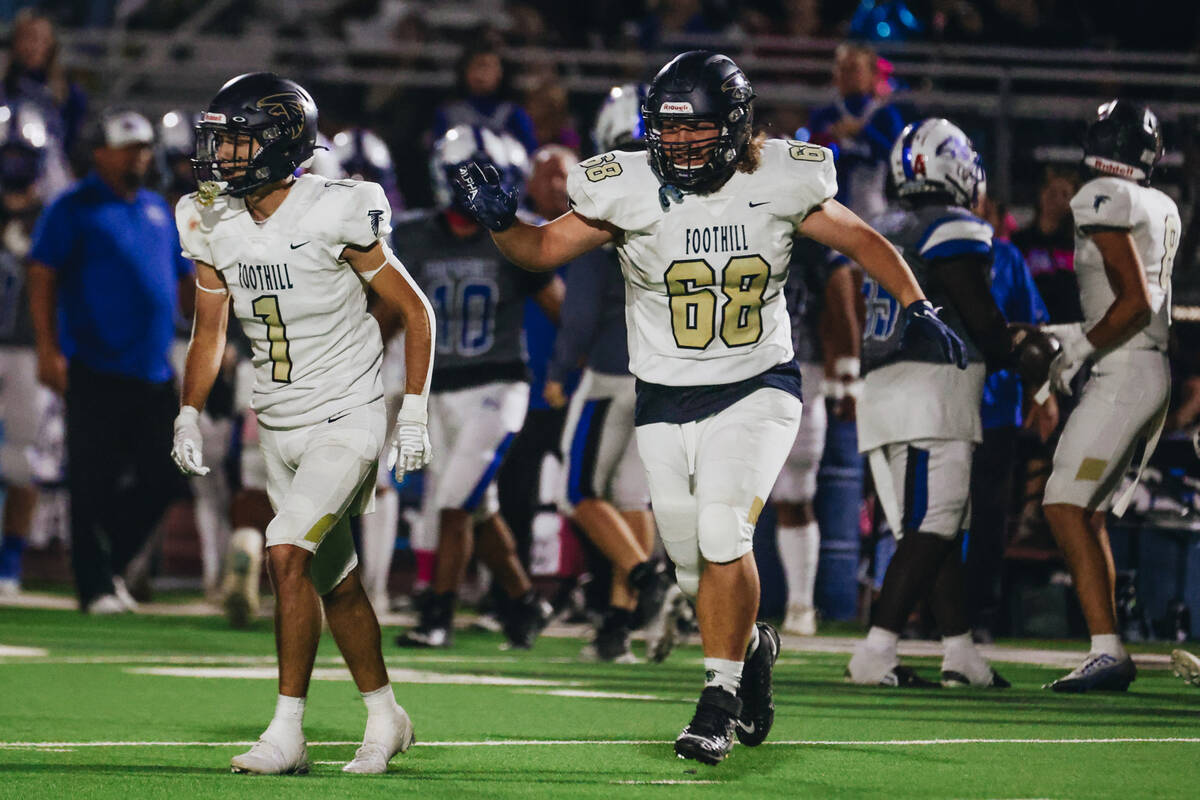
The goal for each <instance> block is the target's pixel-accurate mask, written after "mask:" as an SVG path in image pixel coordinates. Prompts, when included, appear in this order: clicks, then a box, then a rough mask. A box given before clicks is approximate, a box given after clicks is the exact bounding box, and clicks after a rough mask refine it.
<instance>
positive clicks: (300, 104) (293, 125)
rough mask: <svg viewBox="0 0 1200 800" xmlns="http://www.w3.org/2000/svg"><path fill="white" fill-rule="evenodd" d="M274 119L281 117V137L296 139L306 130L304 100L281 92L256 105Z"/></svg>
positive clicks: (262, 99)
mask: <svg viewBox="0 0 1200 800" xmlns="http://www.w3.org/2000/svg"><path fill="white" fill-rule="evenodd" d="M255 105H256V106H258V107H259V108H260V109H262V110H263V111H265V112H267V113H268V114H270V115H271V116H272V117H281V118H282V119H281V120H280V123H281V126H280V130H281V135H282V137H283V138H287V139H295V138H296V137H298V136H299V135H300V131H301V130H302V129H303V128H304V99H303V98H301V97H300V95H298V94H296V93H295V92H280V93H279V94H271V95H267V96H266V97H263V98H261V99H259V101H258V102H257V103H255Z"/></svg>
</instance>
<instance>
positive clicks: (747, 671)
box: [737, 622, 779, 747]
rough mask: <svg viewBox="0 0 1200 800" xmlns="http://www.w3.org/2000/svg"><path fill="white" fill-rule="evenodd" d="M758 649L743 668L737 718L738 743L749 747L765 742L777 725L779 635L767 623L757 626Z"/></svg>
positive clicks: (760, 623)
mask: <svg viewBox="0 0 1200 800" xmlns="http://www.w3.org/2000/svg"><path fill="white" fill-rule="evenodd" d="M755 634H756V635H757V636H758V647H757V648H756V649H755V650H754V655H752V656H750V657H749V658H747V659H746V662H745V664H744V665H743V666H742V682H741V685H740V686H739V687H738V699H739V700H741V701H742V713H741V714H739V715H738V718H737V738H738V741H739V742H741V743H742V744H744V745H746V746H747V747H754V746H756V745H760V744H762V743H763V740H764V739H766V738H767V734H768V733H770V732H771V725H773V724H774V722H775V700H774V699H773V698H772V696H771V682H772V673H773V672H774V669H775V659H777V658H779V634H778V633H776V632H775V629H774V628H772V627H771V626H770V625H768V624H767V623H765V622H759V623H757V625H756V627H755Z"/></svg>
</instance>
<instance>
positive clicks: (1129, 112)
mask: <svg viewBox="0 0 1200 800" xmlns="http://www.w3.org/2000/svg"><path fill="white" fill-rule="evenodd" d="M1162 151H1163V141H1162V131H1161V130H1160V129H1159V127H1158V117H1156V116H1154V112H1153V111H1151V110H1150V109H1149V108H1147V107H1146V106H1141V105H1137V104H1136V103H1130V102H1129V101H1127V100H1110V101H1108V102H1107V103H1105V104H1104V105H1102V106H1100V108H1099V109H1097V111H1096V120H1095V121H1094V122H1092V123H1091V124H1090V125H1088V129H1087V134H1086V136H1085V137H1084V142H1083V163H1084V166H1086V167H1088V168H1089V169H1092V170H1095V171H1096V172H1101V173H1104V174H1106V175H1117V176H1119V177H1122V178H1130V179H1132V180H1135V181H1137V182H1138V183H1141V184H1149V183H1150V173H1152V172H1153V171H1154V165H1155V164H1157V163H1158V160H1159V159H1160V158H1162Z"/></svg>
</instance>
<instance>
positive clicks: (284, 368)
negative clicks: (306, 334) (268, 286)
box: [250, 294, 292, 383]
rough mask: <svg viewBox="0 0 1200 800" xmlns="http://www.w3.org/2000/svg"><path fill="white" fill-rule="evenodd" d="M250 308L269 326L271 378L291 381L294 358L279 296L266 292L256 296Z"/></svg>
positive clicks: (286, 381)
mask: <svg viewBox="0 0 1200 800" xmlns="http://www.w3.org/2000/svg"><path fill="white" fill-rule="evenodd" d="M250 308H251V310H252V311H254V316H256V317H258V318H259V319H261V320H262V321H263V322H264V323H265V324H266V326H267V341H269V342H270V343H271V361H272V365H271V380H273V381H275V382H276V383H291V381H292V359H291V356H290V354H289V352H288V340H287V326H285V325H284V324H283V318H282V317H280V316H279V296H278V295H274V294H264V295H261V296H259V297H256V298H254V303H253V304H251V306H250Z"/></svg>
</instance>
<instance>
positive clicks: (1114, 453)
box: [1044, 100, 1180, 692]
mask: <svg viewBox="0 0 1200 800" xmlns="http://www.w3.org/2000/svg"><path fill="white" fill-rule="evenodd" d="M1161 155H1162V135H1161V134H1160V132H1159V128H1158V119H1157V118H1156V117H1155V116H1154V112H1152V111H1151V110H1150V109H1148V108H1145V107H1144V106H1138V105H1135V104H1132V103H1129V102H1127V101H1124V100H1113V101H1111V102H1108V103H1105V104H1104V105H1102V106H1100V108H1099V109H1098V111H1097V116H1096V119H1095V121H1093V122H1092V124H1091V126H1090V127H1089V128H1088V132H1087V136H1086V139H1085V142H1084V161H1083V164H1084V167H1085V169H1087V170H1089V171H1090V172H1091V173H1092V179H1091V180H1089V181H1088V182H1087V183H1085V184H1084V185H1083V186H1082V187H1080V189H1079V191H1078V192H1077V193H1076V194H1075V197H1074V198H1072V200H1071V212H1072V214H1073V215H1074V218H1075V274H1076V276H1077V277H1078V279H1079V299H1080V305H1081V307H1082V308H1083V315H1084V321H1083V323H1082V324H1075V325H1061V326H1052V330H1053V331H1054V333H1055V334H1056V335H1057V336H1058V338H1059V339H1060V340H1061V342H1062V352H1061V353H1060V354H1059V355H1058V357H1057V359H1056V360H1055V361H1054V363H1053V364H1052V365H1051V370H1050V377H1051V382H1052V383H1053V384H1054V386H1055V388H1056V389H1058V390H1059V391H1062V392H1065V393H1067V394H1070V392H1071V391H1072V378H1073V377H1074V376H1075V374H1076V373H1077V372H1079V370H1080V368H1081V367H1083V365H1084V364H1085V363H1087V362H1091V363H1092V372H1091V376H1090V377H1089V379H1088V381H1087V382H1086V383H1085V384H1084V385H1083V391H1082V395H1081V396H1080V398H1079V405H1078V406H1076V408H1075V411H1074V412H1073V413H1072V414H1071V417H1070V419H1069V420H1067V424H1066V427H1065V428H1064V429H1063V433H1062V436H1061V437H1060V438H1059V440H1058V447H1057V448H1056V449H1055V451H1054V471H1053V472H1052V473H1051V475H1050V480H1049V481H1048V482H1047V483H1046V496H1045V500H1044V502H1045V509H1046V520H1047V522H1049V523H1050V528H1051V530H1052V531H1053V532H1054V536H1055V539H1057V541H1058V544H1059V547H1061V548H1062V551H1063V554H1064V555H1065V557H1066V561H1067V565H1068V567H1070V570H1071V575H1072V577H1073V578H1074V583H1075V591H1076V592H1077V593H1078V595H1079V601H1080V606H1081V607H1082V609H1083V614H1084V618H1085V619H1086V620H1087V624H1088V630H1089V632H1090V633H1091V635H1092V645H1091V651H1090V652H1089V653H1088V655H1087V657H1086V658H1085V659H1084V661H1083V663H1082V664H1081V665H1080V666H1079V667H1078V668H1077V669H1075V670H1073V671H1072V672H1071V673H1069V674H1068V675H1066V676H1064V677H1063V678H1061V679H1059V680H1057V681H1054V682H1053V683H1051V684H1050V685H1049V688H1051V689H1054V690H1055V691H1064V692H1082V691H1088V690H1099V689H1107V690H1124V689H1125V688H1127V687H1128V685H1129V683H1130V681H1132V680H1133V677H1134V675H1135V673H1136V670H1135V669H1134V665H1133V661H1132V660H1131V659H1130V658H1129V655H1128V654H1127V653H1126V652H1125V649H1124V647H1123V646H1122V645H1121V641H1120V638H1119V637H1118V636H1117V632H1116V619H1115V618H1114V613H1113V609H1114V607H1115V606H1114V587H1113V573H1112V566H1111V565H1112V563H1113V561H1112V552H1111V550H1110V547H1109V543H1108V532H1107V530H1106V528H1105V517H1106V516H1107V512H1108V510H1109V509H1110V508H1112V510H1113V512H1114V513H1116V514H1117V515H1120V514H1121V513H1123V512H1124V510H1125V504H1126V503H1127V502H1128V498H1129V495H1128V494H1124V495H1122V497H1121V498H1118V499H1117V501H1116V503H1115V504H1114V502H1113V495H1114V493H1115V491H1116V489H1117V487H1118V485H1119V484H1120V482H1121V479H1122V477H1124V475H1125V472H1126V471H1127V469H1128V468H1129V465H1130V462H1131V461H1132V458H1133V454H1134V452H1135V451H1136V450H1137V449H1138V447H1139V445H1143V447H1142V452H1143V453H1144V455H1143V461H1142V465H1144V464H1145V460H1144V459H1146V458H1149V456H1150V455H1151V453H1152V452H1153V451H1154V446H1155V443H1156V442H1157V439H1158V434H1159V432H1160V431H1161V430H1162V424H1163V420H1164V419H1165V414H1166V411H1167V400H1168V397H1169V395H1170V391H1171V377H1170V375H1171V371H1170V367H1169V366H1168V364H1167V355H1166V350H1167V335H1168V329H1169V327H1170V324H1171V267H1172V266H1173V264H1174V261H1175V250H1176V248H1177V247H1178V246H1179V229H1180V223H1179V211H1178V209H1177V208H1176V206H1175V201H1173V200H1172V199H1171V198H1170V197H1168V196H1167V195H1165V194H1163V193H1162V192H1161V191H1159V190H1158V189H1154V188H1152V187H1151V186H1150V175H1151V173H1152V171H1153V169H1154V165H1155V163H1156V162H1157V161H1158V159H1159V157H1160V156H1161ZM1132 489H1133V487H1132V486H1130V487H1129V490H1128V491H1130V492H1131V491H1132Z"/></svg>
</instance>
